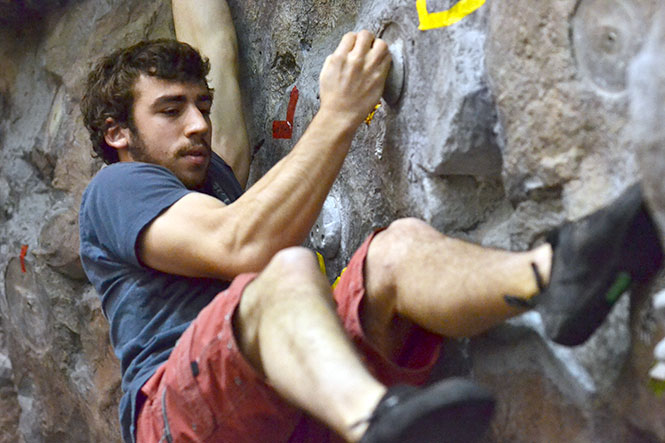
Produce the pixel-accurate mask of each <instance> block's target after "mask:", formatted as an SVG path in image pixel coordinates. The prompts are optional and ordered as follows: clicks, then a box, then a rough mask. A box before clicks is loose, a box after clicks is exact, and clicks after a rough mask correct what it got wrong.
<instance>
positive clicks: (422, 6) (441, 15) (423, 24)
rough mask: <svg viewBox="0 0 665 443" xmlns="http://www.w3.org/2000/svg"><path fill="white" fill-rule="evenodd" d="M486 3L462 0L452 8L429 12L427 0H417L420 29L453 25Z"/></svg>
mask: <svg viewBox="0 0 665 443" xmlns="http://www.w3.org/2000/svg"><path fill="white" fill-rule="evenodd" d="M484 4H485V0H460V1H458V2H457V3H456V4H455V6H453V7H452V8H450V9H447V10H445V11H439V12H432V13H429V12H427V0H416V8H417V9H418V18H419V19H420V26H418V29H420V30H421V31H427V30H428V29H436V28H443V27H445V26H450V25H453V24H455V23H457V22H458V21H460V20H462V19H463V18H464V17H466V16H467V15H469V14H471V13H473V12H474V11H476V10H477V9H478V8H480V7H481V6H482V5H484Z"/></svg>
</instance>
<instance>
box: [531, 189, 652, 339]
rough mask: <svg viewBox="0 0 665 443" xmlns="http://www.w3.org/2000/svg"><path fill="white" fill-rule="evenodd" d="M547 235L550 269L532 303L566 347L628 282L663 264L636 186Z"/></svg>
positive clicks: (584, 334) (585, 334) (590, 328)
mask: <svg viewBox="0 0 665 443" xmlns="http://www.w3.org/2000/svg"><path fill="white" fill-rule="evenodd" d="M547 240H548V242H549V243H550V244H551V245H552V248H553V250H554V256H553V261H552V274H551V278H550V283H549V285H548V287H547V288H546V289H545V290H544V291H543V292H542V293H541V294H540V295H538V296H536V297H535V299H534V302H535V305H536V309H537V310H538V311H539V312H540V313H541V315H542V317H543V322H544V323H545V330H546V333H547V335H548V336H549V337H550V338H551V339H552V340H553V341H555V342H557V343H559V344H563V345H567V346H576V345H579V344H582V343H584V342H585V341H586V340H587V339H588V338H589V337H590V336H591V334H592V333H593V332H594V331H595V330H596V328H598V326H600V324H601V323H602V322H603V320H604V319H605V317H606V316H607V314H608V313H609V312H610V309H611V308H612V306H613V305H614V303H615V302H616V301H617V300H618V299H619V296H620V295H621V294H623V293H624V292H625V291H626V290H627V289H628V288H629V287H630V285H631V283H633V282H640V283H644V282H647V281H649V280H650V279H651V278H652V277H653V276H654V275H655V274H656V273H657V272H658V270H659V269H660V267H661V265H662V264H663V251H662V250H661V245H660V242H659V239H658V234H657V231H656V227H655V225H654V223H653V221H652V220H651V217H650V216H649V213H648V212H647V208H646V206H645V203H644V201H643V199H642V193H641V190H640V187H639V185H633V186H631V187H630V188H628V189H627V190H626V191H625V192H624V193H623V194H622V195H621V196H620V197H619V198H618V199H617V200H615V201H614V202H613V203H611V204H610V205H609V206H607V207H606V208H603V209H601V210H599V211H597V212H594V213H592V214H590V215H588V216H587V217H584V218H582V219H581V220H579V221H576V222H571V223H566V224H564V225H563V226H562V227H561V228H559V229H558V230H556V231H554V232H552V233H551V234H550V235H549V236H548V239H547Z"/></svg>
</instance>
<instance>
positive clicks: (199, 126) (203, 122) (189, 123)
mask: <svg viewBox="0 0 665 443" xmlns="http://www.w3.org/2000/svg"><path fill="white" fill-rule="evenodd" d="M209 130H210V120H209V119H208V117H207V116H206V115H203V113H202V112H201V111H200V110H199V108H198V107H196V106H194V105H192V106H189V108H188V110H187V118H186V121H185V135H186V136H187V137H191V136H192V135H201V134H205V133H207V132H208V131H209Z"/></svg>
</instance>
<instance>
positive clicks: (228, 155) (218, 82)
mask: <svg viewBox="0 0 665 443" xmlns="http://www.w3.org/2000/svg"><path fill="white" fill-rule="evenodd" d="M172 9H173V22H174V25H175V33H176V37H177V38H178V40H180V41H183V42H186V43H189V44H190V45H192V46H193V47H195V48H196V49H198V50H199V51H200V52H201V53H202V54H203V55H204V56H205V57H207V58H208V59H209V60H210V78H209V83H210V87H212V88H213V89H214V90H215V100H214V102H213V106H212V110H211V115H210V118H211V122H212V126H213V132H212V149H213V150H214V151H215V152H216V153H217V154H218V155H219V156H220V157H222V158H223V159H224V161H226V163H228V165H229V166H231V168H232V169H233V172H234V174H235V176H236V178H237V179H238V181H239V182H240V184H241V185H242V186H243V188H244V187H245V185H246V184H247V176H248V174H249V162H250V152H249V137H248V136H247V129H246V125H245V117H244V115H243V108H242V99H241V94H240V87H239V84H238V40H237V37H236V31H235V27H234V26H233V21H232V20H231V13H230V11H229V6H228V4H227V3H226V0H173V1H172Z"/></svg>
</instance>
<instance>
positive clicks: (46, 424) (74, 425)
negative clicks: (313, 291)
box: [0, 0, 665, 442]
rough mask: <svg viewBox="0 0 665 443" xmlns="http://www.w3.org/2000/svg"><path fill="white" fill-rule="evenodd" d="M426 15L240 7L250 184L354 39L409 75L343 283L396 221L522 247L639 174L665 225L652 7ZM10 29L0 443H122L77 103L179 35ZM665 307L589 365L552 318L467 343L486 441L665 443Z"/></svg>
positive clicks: (373, 162) (458, 345)
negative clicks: (146, 42) (96, 84)
mask: <svg viewBox="0 0 665 443" xmlns="http://www.w3.org/2000/svg"><path fill="white" fill-rule="evenodd" d="M418 3H419V4H420V6H421V8H420V10H419V9H418V8H417V2H416V0H399V1H398V0H383V1H369V0H355V1H352V0H318V1H317V0H281V1H279V2H273V1H268V0H251V1H240V0H229V5H230V7H231V10H232V13H233V17H234V21H235V23H236V27H237V31H238V37H239V44H240V51H241V54H240V55H241V74H242V85H241V86H242V90H243V94H244V98H245V113H246V115H247V119H248V126H249V130H250V138H251V143H252V146H253V152H254V158H253V162H252V170H251V180H252V181H254V180H256V179H257V178H258V177H260V176H261V175H262V174H263V173H265V171H267V170H268V169H269V168H270V167H271V166H272V165H274V164H275V163H276V162H277V161H278V160H279V159H280V158H282V157H283V156H284V155H286V154H287V153H288V152H289V151H290V149H291V148H292V147H293V145H294V144H295V143H296V141H297V140H298V138H299V137H300V136H301V135H302V133H303V132H304V131H305V129H306V127H307V124H308V122H309V121H310V120H311V118H312V116H313V115H314V114H315V113H316V110H317V108H318V98H317V93H318V90H317V87H318V83H317V81H318V73H319V71H320V69H321V66H322V64H323V61H324V59H325V57H326V56H327V55H328V54H329V53H330V52H332V50H333V49H334V48H335V46H336V45H337V42H338V41H339V39H340V38H341V36H342V35H343V34H344V33H345V32H347V31H352V30H359V29H363V28H365V29H370V30H372V31H374V32H376V33H377V34H379V35H381V36H382V38H384V39H386V40H387V41H388V43H389V44H391V47H392V49H393V51H394V53H395V54H396V55H399V58H400V59H402V60H403V64H404V67H405V70H404V78H403V91H402V95H401V97H395V96H392V97H388V100H386V101H384V103H383V106H382V107H381V108H379V109H378V110H377V112H376V114H375V115H374V118H373V120H372V121H371V123H370V124H369V125H362V126H361V128H360V129H359V130H358V132H357V135H356V138H355V140H354V143H353V146H352V148H351V152H350V153H349V156H348V158H347V160H346V163H345V165H344V168H343V170H342V172H341V174H340V177H339V179H338V180H337V182H336V183H335V185H334V187H333V189H332V191H331V193H330V196H329V198H328V199H327V200H326V203H325V205H324V208H323V210H322V212H321V215H320V217H319V220H318V221H317V223H316V226H315V227H314V229H313V230H312V233H311V236H310V239H309V241H308V244H309V245H310V246H312V247H313V248H316V249H317V250H318V251H320V252H321V254H322V255H323V256H324V257H325V258H326V261H327V264H328V273H329V277H330V278H333V277H334V276H335V274H336V273H337V272H339V270H340V269H341V268H342V267H343V266H344V263H345V262H346V261H347V260H348V259H349V257H350V255H351V254H352V253H353V251H354V249H355V248H356V247H357V246H358V245H359V244H360V243H361V242H362V240H363V238H364V236H365V235H366V234H367V233H368V232H369V231H370V230H371V229H373V228H375V227H379V226H384V225H386V224H388V223H390V221H391V220H394V219H396V218H399V217H403V216H415V217H419V218H422V219H425V220H427V221H428V222H430V223H431V224H433V225H434V226H435V227H436V228H438V229H439V230H441V231H442V232H445V233H447V234H449V235H453V236H456V237H459V238H463V239H467V240H472V241H475V242H478V243H482V244H484V245H487V246H494V247H501V248H506V249H514V250H521V249H524V248H526V247H528V246H529V245H530V244H532V243H534V242H537V241H539V240H540V239H541V238H542V236H543V233H544V232H546V231H547V230H548V229H550V228H552V227H553V226H556V225H557V224H559V223H561V222H562V221H563V220H567V219H576V218H579V217H581V216H583V215H585V214H587V213H589V212H591V211H593V210H594V209H597V208H599V207H602V206H603V205H605V204H606V203H608V202H609V201H611V200H612V198H614V197H615V196H617V195H618V194H620V192H621V191H622V190H623V189H624V188H625V187H626V186H628V185H629V184H631V183H633V182H635V181H637V180H639V179H640V177H641V176H642V174H643V175H644V177H645V187H646V189H647V191H648V192H647V195H648V196H649V200H650V203H651V205H652V208H653V209H654V213H655V214H656V215H657V217H658V219H659V221H660V224H661V226H662V227H663V228H665V201H664V200H663V196H664V195H665V192H664V191H665V189H663V181H662V179H661V177H662V176H663V173H665V160H663V159H665V156H664V155H663V150H664V149H665V143H663V140H665V136H664V135H663V125H662V124H660V122H662V121H663V120H664V119H663V118H661V117H662V116H663V115H665V108H664V107H663V104H665V89H664V88H663V85H664V84H665V82H663V75H664V74H663V72H665V69H662V67H663V66H662V65H663V63H664V62H663V60H665V57H663V51H665V32H663V29H665V11H659V5H658V4H659V2H658V1H657V0H551V1H547V2H533V1H529V0H511V1H507V0H487V2H485V3H484V4H481V2H477V1H474V2H471V1H467V0H460V1H455V0H428V1H427V2H424V1H420V2H418ZM474 5H475V6H474ZM461 6H474V7H470V8H467V10H466V11H465V12H464V13H462V12H460V11H461V9H460V7H461ZM476 6H477V7H476ZM445 11H448V14H446V13H445ZM0 17H1V18H0V204H1V205H0V411H2V413H1V414H0V442H5V441H6V442H16V441H25V442H46V441H68V442H69V441H71V442H77V441H81V442H90V441H118V440H119V436H118V435H119V433H118V429H119V427H118V424H117V412H116V407H117V402H118V399H119V395H120V392H119V365H118V362H117V361H116V360H115V357H113V355H112V352H111V349H110V346H109V345H108V338H107V326H106V323H105V320H104V318H103V315H102V313H101V311H100V308H99V301H98V299H97V297H96V294H95V292H94V289H92V288H91V287H90V285H89V284H88V283H87V282H86V280H85V277H84V276H83V275H82V272H81V267H80V262H79V259H78V238H77V235H78V232H77V229H78V227H77V220H76V215H77V210H78V205H79V202H80V197H81V193H82V191H83V189H84V188H85V185H86V184H87V182H88V181H89V180H90V179H91V178H92V176H93V175H94V174H95V172H96V171H97V170H98V169H99V168H100V167H101V162H100V161H99V160H98V159H94V158H92V156H91V155H90V149H89V141H88V137H87V134H86V132H85V130H84V129H83V127H82V123H81V117H80V112H79V110H78V103H79V100H80V95H81V92H82V84H81V83H82V81H83V79H84V77H85V74H86V72H87V70H88V69H89V68H90V66H91V64H92V62H93V61H94V60H95V59H96V58H97V57H98V56H99V55H100V54H103V53H107V52H109V51H110V50H112V49H114V48H116V47H119V46H123V45H128V44H130V43H133V42H135V41H137V40H140V39H145V38H158V37H169V36H173V25H172V21H171V13H170V4H169V2H168V1H164V0H161V1H155V0H147V1H146V0H142V1H139V0H59V1H49V2H47V1H39V0H31V1H22V2H16V1H12V0H0ZM451 17H452V18H453V20H448V21H446V19H447V18H448V19H449V18H451ZM658 17H661V19H660V20H661V21H660V23H661V24H659V20H656V18H658ZM654 22H655V24H654ZM419 28H421V29H419ZM642 50H643V52H641V51H642ZM638 54H640V55H639V56H637V55H638ZM636 56H637V57H636ZM634 60H635V63H633V61H634ZM631 66H632V68H631ZM629 74H630V75H629ZM631 103H632V107H631V106H630V105H631ZM630 109H632V112H629V111H630ZM275 122H277V123H275ZM280 122H282V123H280ZM285 122H288V123H285ZM663 232H665V229H663ZM661 287H662V285H659V284H658V283H656V284H654V285H653V286H652V287H639V288H633V290H632V292H631V293H630V295H629V296H626V297H624V298H623V299H622V300H621V301H620V302H619V303H618V305H617V307H616V308H615V309H614V311H613V313H612V315H611V316H610V318H609V319H608V321H607V322H606V324H605V325H604V326H603V327H602V328H601V329H600V330H599V331H598V332H597V334H595V335H594V337H592V339H591V340H590V341H589V342H587V343H586V344H584V345H582V346H580V347H577V348H573V349H569V348H565V347H561V346H557V345H555V344H552V343H551V342H549V341H547V340H545V339H544V338H543V335H542V324H541V322H540V318H539V316H538V315H537V314H526V315H524V316H522V317H519V318H517V319H515V320H512V321H510V322H509V323H508V324H506V325H504V326H502V327H499V328H497V329H495V330H493V331H491V332H490V333H488V334H485V335H483V336H482V337H478V338H475V339H473V340H462V341H459V342H453V343H451V344H450V345H449V346H448V347H447V348H446V351H445V353H444V356H443V357H442V359H441V362H440V364H439V366H438V367H437V377H442V376H446V375H451V374H461V375H467V376H470V377H473V378H475V379H476V380H479V381H481V382H483V383H485V384H487V385H488V386H490V387H491V388H492V389H493V390H494V391H495V392H496V394H497V397H498V399H499V407H498V410H497V416H496V420H495V421H494V424H493V427H492V429H491V432H490V434H489V435H488V437H487V441H491V442H546V441H547V442H551V441H566V442H568V441H572V442H589V441H603V442H633V441H634V442H651V441H654V442H655V441H665V400H664V399H663V398H662V397H658V396H657V395H655V393H654V392H653V391H652V389H651V385H650V383H649V378H648V375H647V374H648V371H649V369H650V366H651V364H652V362H653V360H652V354H651V352H652V348H653V346H654V344H655V343H656V342H657V341H658V340H660V338H662V337H663V335H665V327H664V325H663V324H661V323H659V322H658V321H657V320H656V317H654V316H653V315H652V311H651V309H650V296H651V295H652V294H653V293H654V292H656V291H657V290H658V289H659V288H661Z"/></svg>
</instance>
